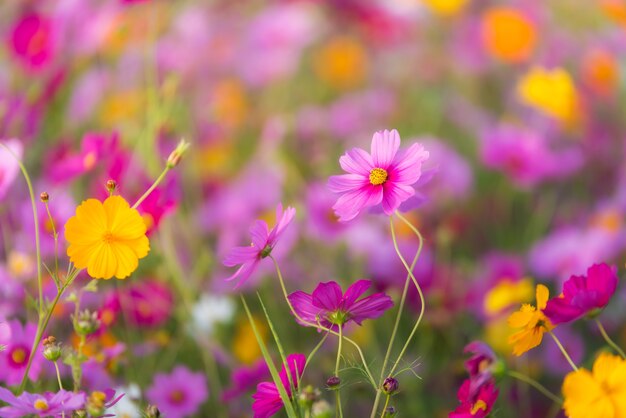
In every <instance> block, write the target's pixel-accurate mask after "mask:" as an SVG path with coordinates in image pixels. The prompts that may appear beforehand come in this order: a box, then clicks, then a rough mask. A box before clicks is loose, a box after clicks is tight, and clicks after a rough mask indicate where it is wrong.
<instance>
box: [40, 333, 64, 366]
mask: <svg viewBox="0 0 626 418" xmlns="http://www.w3.org/2000/svg"><path fill="white" fill-rule="evenodd" d="M43 356H44V357H45V358H46V360H50V361H57V360H58V359H59V358H60V357H61V344H60V343H59V342H57V339H56V338H54V337H53V336H52V335H51V336H49V337H47V338H44V340H43Z"/></svg>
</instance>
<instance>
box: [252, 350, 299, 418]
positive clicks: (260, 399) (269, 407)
mask: <svg viewBox="0 0 626 418" xmlns="http://www.w3.org/2000/svg"><path fill="white" fill-rule="evenodd" d="M286 362H287V366H288V369H289V375H287V370H286V369H285V366H284V365H283V367H282V369H281V370H280V373H279V376H280V381H281V384H282V385H283V387H284V388H285V391H286V392H287V396H289V398H290V399H291V398H292V396H293V392H292V390H291V387H292V385H293V388H294V389H298V384H299V380H300V378H301V377H302V373H304V366H305V365H306V357H305V356H304V354H290V355H288V356H287V359H286ZM290 381H291V382H290ZM252 398H253V399H254V402H253V403H252V410H253V411H254V418H268V417H271V416H272V415H274V414H275V413H277V412H278V411H280V410H281V408H282V407H283V401H282V399H281V398H280V393H279V392H278V388H277V387H276V384H275V383H273V382H261V383H259V384H258V386H257V387H256V393H255V394H254V395H252Z"/></svg>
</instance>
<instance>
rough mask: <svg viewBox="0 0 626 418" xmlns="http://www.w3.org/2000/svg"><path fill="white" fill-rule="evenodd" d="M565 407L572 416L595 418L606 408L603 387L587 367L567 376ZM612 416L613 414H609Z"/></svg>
mask: <svg viewBox="0 0 626 418" xmlns="http://www.w3.org/2000/svg"><path fill="white" fill-rule="evenodd" d="M563 396H564V397H565V402H564V404H563V409H565V413H566V415H567V416H568V417H570V418H593V417H600V416H601V415H596V413H597V412H599V410H600V409H604V406H603V405H602V404H603V397H604V394H603V392H602V388H601V387H600V385H599V384H598V382H596V380H594V378H593V375H592V374H591V373H590V372H589V371H588V370H585V369H579V370H578V371H576V372H571V373H569V374H568V375H567V376H565V380H564V381H563ZM607 416H612V415H607Z"/></svg>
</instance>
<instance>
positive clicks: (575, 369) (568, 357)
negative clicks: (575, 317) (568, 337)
mask: <svg viewBox="0 0 626 418" xmlns="http://www.w3.org/2000/svg"><path fill="white" fill-rule="evenodd" d="M548 332H549V333H550V335H551V336H552V339H553V340H554V342H555V343H556V345H558V346H559V350H561V353H563V356H564V357H565V360H567V362H568V363H569V365H570V366H572V369H574V371H578V367H576V364H575V363H574V362H573V361H572V358H571V357H570V356H569V354H567V351H566V350H565V347H563V344H561V341H559V339H558V338H557V337H556V335H554V333H553V332H552V331H548Z"/></svg>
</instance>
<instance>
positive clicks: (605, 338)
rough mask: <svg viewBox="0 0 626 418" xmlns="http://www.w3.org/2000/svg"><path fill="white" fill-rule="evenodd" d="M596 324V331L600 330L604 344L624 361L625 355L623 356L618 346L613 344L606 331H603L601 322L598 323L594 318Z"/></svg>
mask: <svg viewBox="0 0 626 418" xmlns="http://www.w3.org/2000/svg"><path fill="white" fill-rule="evenodd" d="M596 324H597V325H598V329H599V330H600V334H602V337H603V338H604V341H606V343H607V344H608V345H609V346H610V347H611V348H612V349H613V350H615V351H616V352H617V353H618V354H619V355H620V356H622V358H623V359H626V354H624V351H623V350H622V349H621V348H620V347H619V345H617V344H616V343H615V341H613V340H612V339H611V337H609V334H607V333H606V330H605V329H604V326H603V325H602V322H600V320H599V319H598V318H596Z"/></svg>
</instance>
